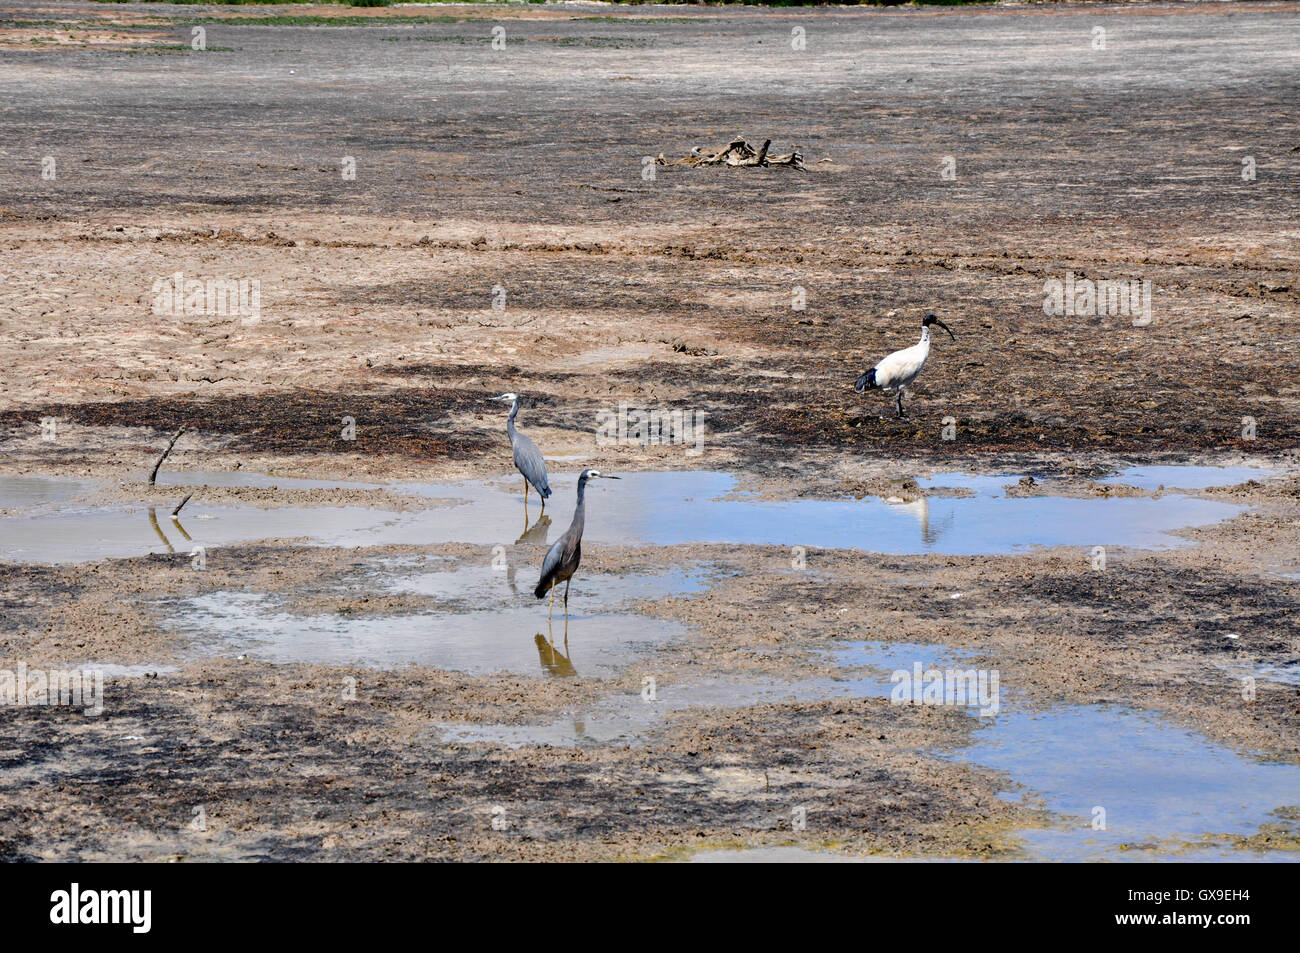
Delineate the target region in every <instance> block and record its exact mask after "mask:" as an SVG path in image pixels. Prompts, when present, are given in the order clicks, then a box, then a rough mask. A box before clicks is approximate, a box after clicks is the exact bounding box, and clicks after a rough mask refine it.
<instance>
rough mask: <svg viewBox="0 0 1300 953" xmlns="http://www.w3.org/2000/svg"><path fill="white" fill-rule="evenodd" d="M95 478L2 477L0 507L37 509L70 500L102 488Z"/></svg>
mask: <svg viewBox="0 0 1300 953" xmlns="http://www.w3.org/2000/svg"><path fill="white" fill-rule="evenodd" d="M100 486H101V484H100V483H99V482H98V481H96V480H76V479H71V478H65V477H41V476H6V477H0V510H9V509H36V508H38V507H42V506H49V505H52V504H61V503H71V502H73V501H75V500H78V499H81V498H82V497H86V496H89V495H90V494H91V493H93V492H95V490H97V489H99V488H100Z"/></svg>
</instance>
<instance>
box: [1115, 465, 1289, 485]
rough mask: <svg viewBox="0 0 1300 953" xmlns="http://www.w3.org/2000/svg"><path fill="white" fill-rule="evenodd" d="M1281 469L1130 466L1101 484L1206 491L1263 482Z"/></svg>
mask: <svg viewBox="0 0 1300 953" xmlns="http://www.w3.org/2000/svg"><path fill="white" fill-rule="evenodd" d="M1278 473H1279V471H1277V470H1265V469H1261V468H1259V467H1178V466H1162V467H1129V468H1128V469H1127V470H1122V471H1120V472H1119V473H1117V474H1115V475H1114V476H1108V477H1106V478H1104V479H1101V480H1098V481H1097V482H1098V483H1122V484H1124V485H1126V486H1135V487H1137V488H1138V489H1139V490H1158V489H1160V487H1162V486H1165V487H1171V488H1175V489H1180V490H1204V489H1208V488H1209V487H1212V486H1236V485H1237V484H1238V483H1245V482H1246V481H1247V480H1255V481H1263V480H1267V479H1268V478H1269V477H1274V476H1277V475H1278Z"/></svg>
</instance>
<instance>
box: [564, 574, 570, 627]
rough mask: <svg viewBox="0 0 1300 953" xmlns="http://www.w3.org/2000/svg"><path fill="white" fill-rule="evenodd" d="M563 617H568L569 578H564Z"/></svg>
mask: <svg viewBox="0 0 1300 953" xmlns="http://www.w3.org/2000/svg"><path fill="white" fill-rule="evenodd" d="M564 618H565V619H568V618H569V580H568V579H566V580H564Z"/></svg>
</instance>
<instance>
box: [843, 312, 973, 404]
mask: <svg viewBox="0 0 1300 953" xmlns="http://www.w3.org/2000/svg"><path fill="white" fill-rule="evenodd" d="M932 324H937V325H939V327H941V328H943V329H944V330H945V331H947V332H948V336H949V337H950V338H952V339H953V340H954V341H955V340H957V335H955V334H953V333H952V328H950V327H948V325H946V324H944V323H943V322H942V321H940V320H939V317H938V315H933V314H927V315H926V316H925V319H924V320H923V321H922V322H921V340H920V341H918V342H917V343H915V344H913V345H912V346H911V347H905V348H903V349H902V350H901V351H895V352H894V353H893V354H890V355H889V356H888V357H886V358H885V359H884V360H883V361H881V362H880V363H879V364H877V365H876V366H875V367H873V368H872V369H871V370H869V371H867V372H866V373H865V374H863V375H862V376H861V377H859V378H858V379H857V380H856V381H854V382H853V389H854V390H855V391H857V392H858V393H859V394H862V393H865V392H867V391H869V390H871V389H872V388H873V387H878V388H880V389H881V390H883V391H886V392H891V391H892V392H893V393H894V394H895V395H896V398H895V407H896V408H897V410H896V412H895V414H894V416H895V417H905V416H907V415H906V414H904V413H903V388H904V387H906V386H907V385H908V384H910V383H912V381H914V380H916V376H917V375H918V374H920V373H921V368H923V367H925V359H926V358H927V357H929V356H930V325H932Z"/></svg>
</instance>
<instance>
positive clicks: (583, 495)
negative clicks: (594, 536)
mask: <svg viewBox="0 0 1300 953" xmlns="http://www.w3.org/2000/svg"><path fill="white" fill-rule="evenodd" d="M586 519H587V481H586V480H579V481H578V505H577V506H576V507H575V508H574V510H573V523H572V524H571V525H570V526H569V532H571V533H572V532H573V531H574V530H575V529H576V530H577V531H578V532H581V531H582V526H583V524H584V523H585V522H586Z"/></svg>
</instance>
